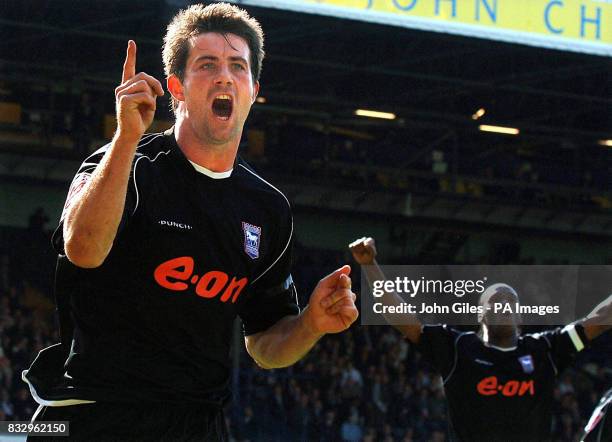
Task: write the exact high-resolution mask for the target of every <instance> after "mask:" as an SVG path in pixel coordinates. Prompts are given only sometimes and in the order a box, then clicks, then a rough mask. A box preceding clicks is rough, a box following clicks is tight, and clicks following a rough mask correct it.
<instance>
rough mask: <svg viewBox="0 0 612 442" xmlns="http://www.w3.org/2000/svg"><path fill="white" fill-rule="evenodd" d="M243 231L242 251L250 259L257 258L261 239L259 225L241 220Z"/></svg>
mask: <svg viewBox="0 0 612 442" xmlns="http://www.w3.org/2000/svg"><path fill="white" fill-rule="evenodd" d="M242 231H243V232H244V251H245V252H246V254H247V255H249V257H250V258H251V259H257V258H259V242H260V240H261V227H258V226H254V225H253V224H249V223H245V222H244V221H243V222H242Z"/></svg>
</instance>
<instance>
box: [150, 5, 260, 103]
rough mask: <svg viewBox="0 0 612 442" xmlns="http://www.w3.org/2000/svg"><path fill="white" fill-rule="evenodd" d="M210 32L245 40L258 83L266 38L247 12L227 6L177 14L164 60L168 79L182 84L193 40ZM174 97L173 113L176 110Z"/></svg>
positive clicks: (193, 8)
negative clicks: (177, 79) (175, 78)
mask: <svg viewBox="0 0 612 442" xmlns="http://www.w3.org/2000/svg"><path fill="white" fill-rule="evenodd" d="M207 32H216V33H219V34H223V35H225V34H234V35H237V36H238V37H241V38H243V39H244V40H245V41H246V42H247V44H248V46H249V50H250V65H251V76H252V78H253V84H255V82H257V81H259V77H260V75H261V67H262V62H263V58H264V49H263V43H264V35H263V30H262V29H261V25H260V24H259V22H258V21H257V20H256V19H255V18H253V17H251V16H250V15H249V14H248V12H246V11H245V10H244V9H240V8H238V7H236V6H234V5H230V4H228V3H213V4H210V5H208V6H204V5H201V4H197V5H192V6H189V7H188V8H186V9H183V10H181V11H179V12H178V14H176V15H175V16H174V18H173V19H172V21H171V22H170V24H169V25H168V29H167V32H166V36H165V37H164V46H163V50H162V57H163V61H164V73H165V74H166V77H169V76H170V75H176V76H177V77H178V78H179V79H180V80H181V81H183V79H184V75H185V65H186V63H187V58H188V57H189V49H190V46H189V44H190V43H189V42H190V40H191V38H193V37H196V36H198V35H200V34H204V33H207ZM176 104H177V103H176V101H175V99H174V98H172V110H174V109H176Z"/></svg>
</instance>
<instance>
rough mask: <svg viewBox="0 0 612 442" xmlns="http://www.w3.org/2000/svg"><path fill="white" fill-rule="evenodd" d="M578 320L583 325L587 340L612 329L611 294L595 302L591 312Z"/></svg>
mask: <svg viewBox="0 0 612 442" xmlns="http://www.w3.org/2000/svg"><path fill="white" fill-rule="evenodd" d="M579 322H580V323H581V324H582V326H583V327H584V334H585V335H586V337H587V338H588V339H589V341H592V340H593V339H595V338H597V337H598V336H599V335H601V334H602V333H604V332H606V331H608V330H610V329H612V295H610V296H608V297H607V298H606V299H605V300H603V301H602V302H600V303H599V304H597V306H596V307H595V308H594V309H593V310H592V311H591V313H589V314H588V315H587V316H586V317H585V318H584V319H582V320H581V321H579Z"/></svg>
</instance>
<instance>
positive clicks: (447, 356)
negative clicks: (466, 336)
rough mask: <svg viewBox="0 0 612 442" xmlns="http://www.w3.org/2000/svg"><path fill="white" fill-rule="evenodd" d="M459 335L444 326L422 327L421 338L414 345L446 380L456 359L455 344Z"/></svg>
mask: <svg viewBox="0 0 612 442" xmlns="http://www.w3.org/2000/svg"><path fill="white" fill-rule="evenodd" d="M459 335H460V333H459V332H458V331H457V330H455V329H453V328H451V327H449V326H448V325H446V324H437V325H423V331H422V332H421V338H420V340H419V343H418V344H417V345H416V348H417V350H419V352H420V353H421V354H422V355H423V357H424V358H425V360H426V361H427V362H429V363H430V364H431V365H432V366H433V367H434V368H435V369H436V371H438V373H440V375H441V376H442V378H444V379H446V378H447V377H448V375H449V374H450V372H451V370H452V368H453V365H454V364H455V359H456V356H457V355H456V353H457V348H456V342H457V338H458V337H459Z"/></svg>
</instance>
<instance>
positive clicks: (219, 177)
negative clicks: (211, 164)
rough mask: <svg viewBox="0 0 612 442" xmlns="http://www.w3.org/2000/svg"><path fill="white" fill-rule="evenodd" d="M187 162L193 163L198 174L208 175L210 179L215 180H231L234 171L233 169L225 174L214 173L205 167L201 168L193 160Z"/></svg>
mask: <svg viewBox="0 0 612 442" xmlns="http://www.w3.org/2000/svg"><path fill="white" fill-rule="evenodd" d="M187 161H189V162H190V163H191V165H192V166H193V168H194V169H195V170H196V171H197V172H199V173H201V174H203V175H206V176H207V177H210V178H212V179H214V180H222V179H224V178H229V177H230V176H231V175H232V171H233V170H234V169H233V168H232V169H230V170H226V171H225V172H213V171H212V170H210V169H207V168H206V167H204V166H200V165H199V164H196V163H194V162H193V161H191V160H187Z"/></svg>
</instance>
